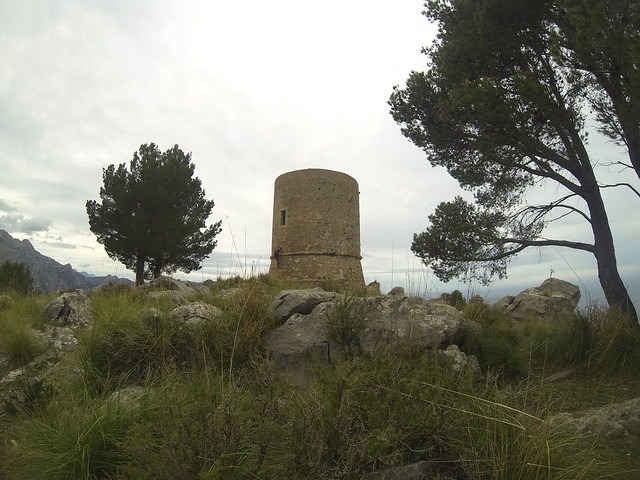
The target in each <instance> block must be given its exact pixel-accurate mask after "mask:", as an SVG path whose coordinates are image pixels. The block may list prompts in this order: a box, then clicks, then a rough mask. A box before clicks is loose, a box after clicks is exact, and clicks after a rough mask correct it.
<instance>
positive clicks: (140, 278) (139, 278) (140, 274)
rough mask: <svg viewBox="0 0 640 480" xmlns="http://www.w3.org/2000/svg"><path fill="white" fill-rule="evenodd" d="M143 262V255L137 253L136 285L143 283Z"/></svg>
mask: <svg viewBox="0 0 640 480" xmlns="http://www.w3.org/2000/svg"><path fill="white" fill-rule="evenodd" d="M144 264H145V256H144V255H140V254H138V258H137V260H136V286H137V285H143V284H144Z"/></svg>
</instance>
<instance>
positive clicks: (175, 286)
mask: <svg viewBox="0 0 640 480" xmlns="http://www.w3.org/2000/svg"><path fill="white" fill-rule="evenodd" d="M138 288H140V289H144V290H160V291H172V292H179V293H181V294H182V295H183V296H184V297H187V298H190V297H193V296H194V295H196V294H201V295H208V294H210V293H211V290H209V287H207V286H206V285H204V284H202V283H197V282H189V281H185V280H177V279H175V278H171V277H168V276H165V275H163V276H160V277H158V278H154V279H153V280H151V281H150V282H149V283H145V284H144V285H140V286H138Z"/></svg>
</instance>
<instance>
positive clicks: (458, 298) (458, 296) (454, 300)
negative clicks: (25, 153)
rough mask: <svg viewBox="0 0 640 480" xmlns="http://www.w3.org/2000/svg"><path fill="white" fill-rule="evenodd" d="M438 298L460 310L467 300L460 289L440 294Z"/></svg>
mask: <svg viewBox="0 0 640 480" xmlns="http://www.w3.org/2000/svg"><path fill="white" fill-rule="evenodd" d="M440 299H441V300H444V301H445V302H447V303H448V304H449V305H451V306H452V307H456V308H457V309H458V310H462V309H463V308H464V307H465V305H466V304H467V301H466V300H465V299H464V297H463V296H462V292H461V291H460V290H454V291H453V292H451V293H443V294H442V295H440Z"/></svg>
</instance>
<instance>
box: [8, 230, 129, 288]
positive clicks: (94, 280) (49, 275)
mask: <svg viewBox="0 0 640 480" xmlns="http://www.w3.org/2000/svg"><path fill="white" fill-rule="evenodd" d="M6 261H12V262H19V263H23V264H25V265H26V266H27V267H29V270H30V271H31V276H32V278H33V284H34V287H35V288H37V289H39V290H40V291H42V292H43V293H53V292H56V291H58V290H68V289H82V290H88V289H90V288H93V287H96V286H98V285H101V284H103V283H107V282H112V283H131V280H129V279H124V278H119V277H116V276H113V275H107V276H102V277H99V276H91V277H88V276H84V275H82V274H81V273H79V272H78V271H76V270H75V269H74V268H73V267H72V266H71V264H69V263H67V264H66V265H62V264H61V263H59V262H57V261H56V260H54V259H53V258H51V257H47V256H46V255H43V254H41V253H40V252H38V251H37V250H36V249H35V248H34V246H33V245H32V244H31V242H30V241H29V240H18V239H17V238H14V237H12V236H11V235H10V234H9V233H8V232H7V231H6V230H1V229H0V263H3V262H6Z"/></svg>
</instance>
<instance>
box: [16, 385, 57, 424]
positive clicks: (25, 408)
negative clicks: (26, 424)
mask: <svg viewBox="0 0 640 480" xmlns="http://www.w3.org/2000/svg"><path fill="white" fill-rule="evenodd" d="M53 395H54V389H53V386H52V385H50V384H48V383H45V382H44V381H43V380H40V379H38V378H36V379H35V380H33V381H32V382H31V383H28V384H27V385H25V386H24V387H23V389H22V393H21V394H20V395H18V394H17V393H16V392H12V394H10V395H9V397H8V398H6V399H5V400H4V412H5V413H6V414H7V415H14V416H15V415H18V414H20V413H25V414H28V415H32V414H34V413H38V412H41V411H43V410H44V408H45V407H46V406H47V405H48V404H49V402H50V401H51V399H52V398H53Z"/></svg>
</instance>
